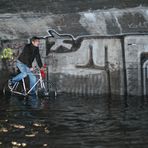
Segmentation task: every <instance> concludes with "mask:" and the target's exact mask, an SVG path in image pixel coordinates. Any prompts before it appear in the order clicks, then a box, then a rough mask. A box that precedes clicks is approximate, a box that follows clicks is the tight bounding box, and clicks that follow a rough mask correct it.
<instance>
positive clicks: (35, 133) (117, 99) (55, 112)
mask: <svg viewBox="0 0 148 148" xmlns="http://www.w3.org/2000/svg"><path fill="white" fill-rule="evenodd" d="M0 109H1V111H0V117H1V118H0V147H1V146H2V147H8V148H9V147H12V146H16V147H29V148H41V147H49V148H61V147H62V148H100V147H101V148H106V147H109V148H127V147H134V148H143V147H147V145H148V142H147V141H148V137H147V135H148V128H147V125H148V116H147V115H148V104H147V99H146V98H145V99H143V100H142V99H141V98H138V97H126V98H125V97H121V96H110V97H107V96H93V97H92V96H91V97H88V96H87V97H86V96H72V95H59V96H58V97H57V98H56V99H54V98H46V99H44V98H38V97H37V96H30V97H28V98H20V97H14V96H13V97H11V98H10V99H7V98H1V103H0Z"/></svg>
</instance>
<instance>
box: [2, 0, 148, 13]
mask: <svg viewBox="0 0 148 148" xmlns="http://www.w3.org/2000/svg"><path fill="white" fill-rule="evenodd" d="M137 6H148V2H147V1H146V0H105V1H104V0H85V1H83V0H76V1H74V0H42V1H40V0H35V1H32V0H28V1H27V2H26V0H21V1H20V0H13V1H11V0H1V1H0V13H18V12H35V13H38V12H42V13H44V12H46V13H50V14H61V13H76V12H82V11H87V10H97V9H103V10H104V9H110V8H119V9H123V8H132V7H137Z"/></svg>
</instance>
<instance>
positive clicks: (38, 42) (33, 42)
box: [32, 39, 40, 47]
mask: <svg viewBox="0 0 148 148" xmlns="http://www.w3.org/2000/svg"><path fill="white" fill-rule="evenodd" d="M32 44H33V45H34V46H35V47H39V44H40V41H39V40H38V39H36V40H34V41H32Z"/></svg>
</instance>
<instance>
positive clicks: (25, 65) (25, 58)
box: [10, 37, 43, 94]
mask: <svg viewBox="0 0 148 148" xmlns="http://www.w3.org/2000/svg"><path fill="white" fill-rule="evenodd" d="M39 43H40V41H39V38H38V37H32V39H31V43H30V44H27V45H26V46H25V47H24V49H23V51H22V53H21V54H20V56H19V58H18V60H17V62H16V65H17V67H18V68H19V70H20V73H19V74H18V75H17V76H15V77H13V78H12V80H11V82H10V83H11V85H13V84H14V83H15V82H17V81H20V80H21V79H22V78H25V77H26V76H29V82H30V88H32V87H33V86H34V84H35V83H36V76H35V75H34V74H33V73H32V63H33V61H34V59H36V61H37V64H38V66H39V67H40V68H42V66H43V64H42V61H41V57H40V53H39ZM30 93H31V94H35V87H34V88H33V89H32V91H31V92H30Z"/></svg>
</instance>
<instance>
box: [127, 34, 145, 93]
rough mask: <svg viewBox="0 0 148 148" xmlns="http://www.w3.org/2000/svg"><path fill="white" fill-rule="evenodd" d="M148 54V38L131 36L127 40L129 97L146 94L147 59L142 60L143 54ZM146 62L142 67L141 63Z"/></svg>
mask: <svg viewBox="0 0 148 148" xmlns="http://www.w3.org/2000/svg"><path fill="white" fill-rule="evenodd" d="M143 53H144V54H145V55H146V54H147V53H148V36H129V37H126V38H125V59H126V74H127V91H128V94H129V95H148V94H146V90H147V88H146V85H147V84H146V83H147V82H146V80H147V77H148V75H147V73H145V71H147V68H148V67H147V66H144V64H145V63H146V62H147V59H148V57H146V59H144V58H143V59H142V58H141V55H142V54H143ZM142 60H144V62H143V64H142V65H141V61H142Z"/></svg>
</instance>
